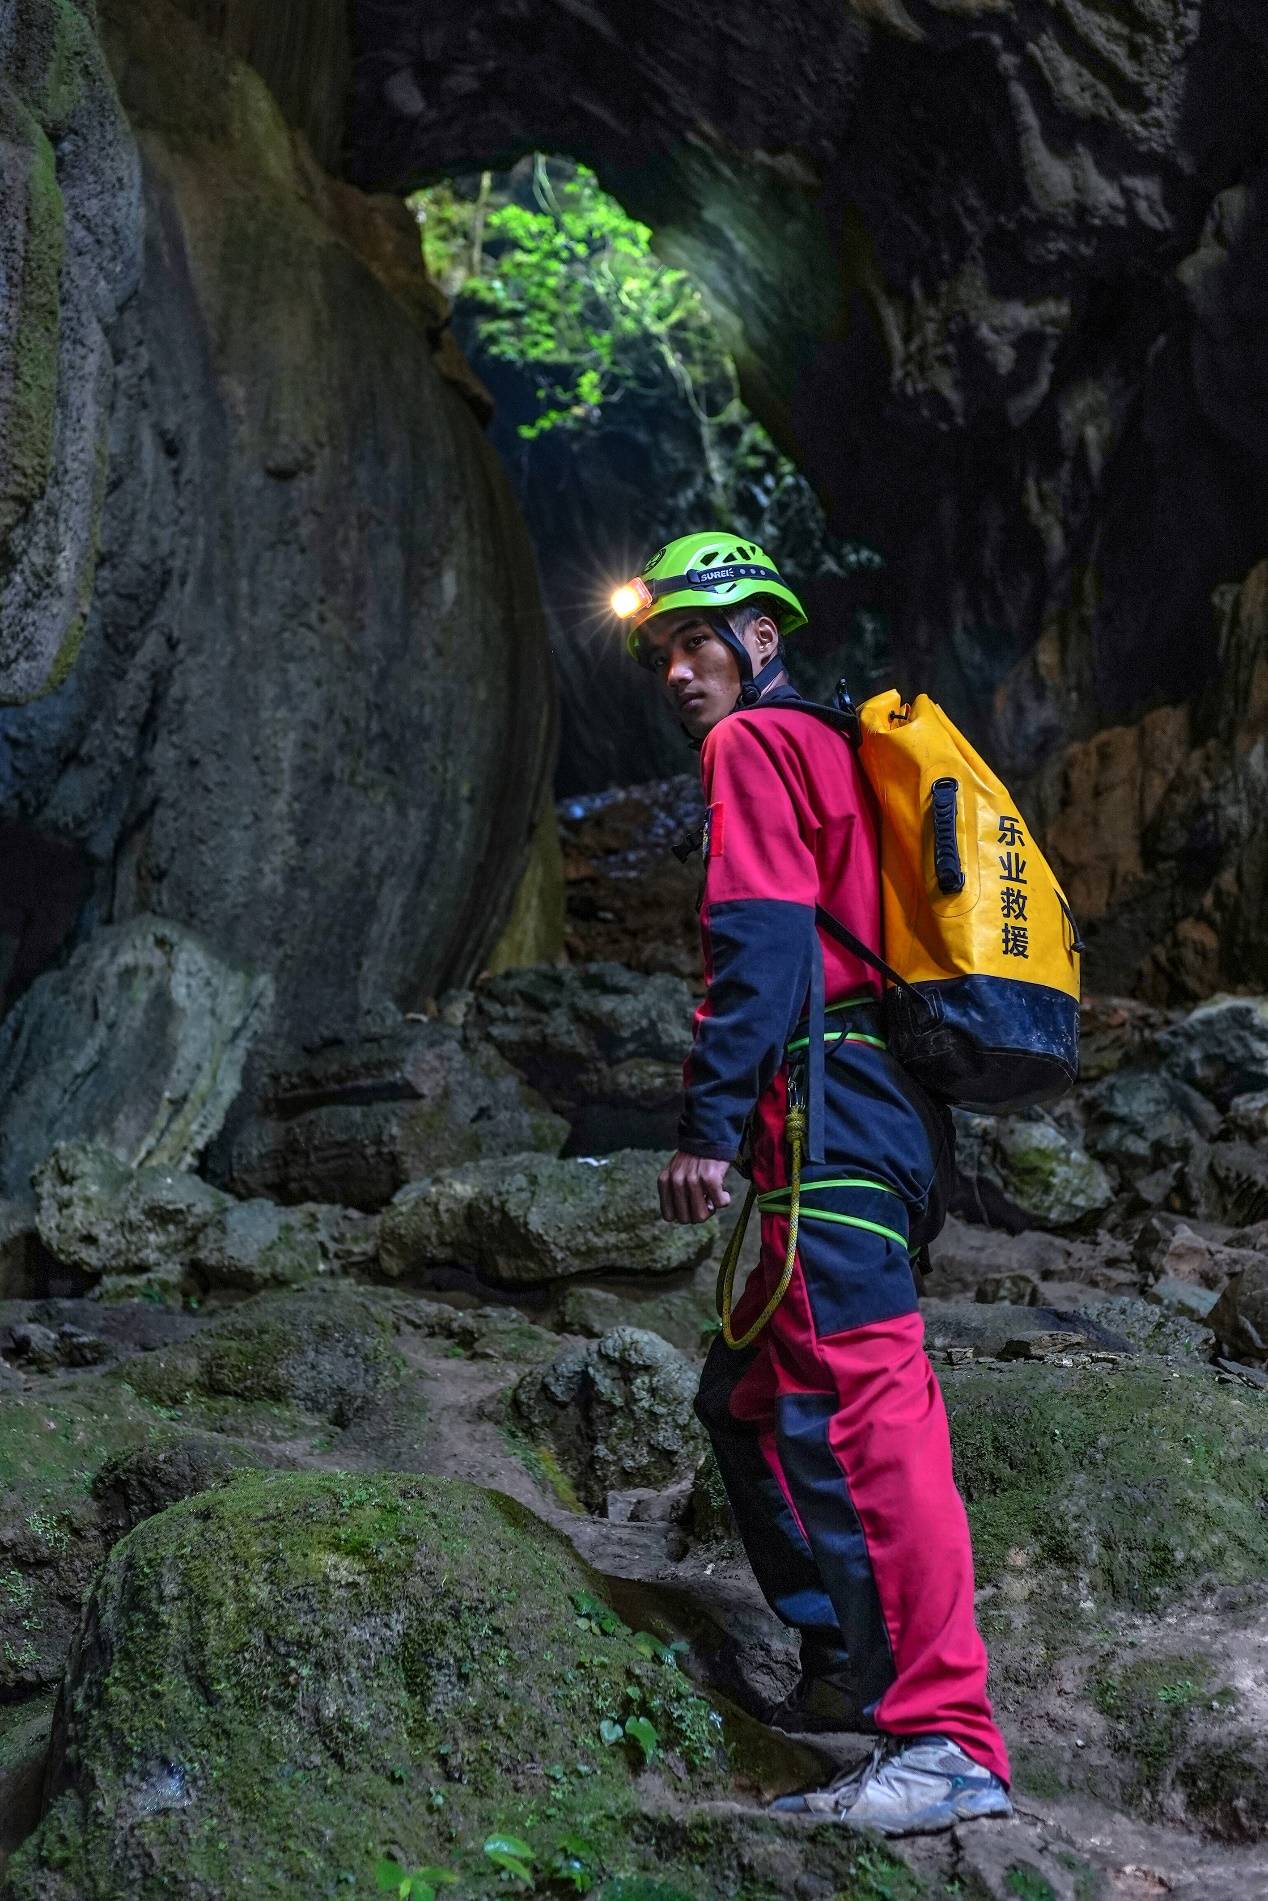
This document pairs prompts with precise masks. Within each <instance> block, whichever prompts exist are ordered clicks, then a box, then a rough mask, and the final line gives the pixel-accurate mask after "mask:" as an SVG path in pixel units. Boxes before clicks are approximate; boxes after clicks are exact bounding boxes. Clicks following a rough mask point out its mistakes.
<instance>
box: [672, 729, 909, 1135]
mask: <svg viewBox="0 0 1268 1901" xmlns="http://www.w3.org/2000/svg"><path fill="white" fill-rule="evenodd" d="M781 697H783V696H782V695H781ZM700 770H701V776H702V778H703V780H704V793H705V799H706V800H707V802H708V808H709V811H708V819H707V821H706V826H705V843H704V852H705V882H704V895H703V899H702V902H701V906H700V934H701V941H702V944H703V949H704V973H705V983H706V985H707V991H706V995H705V999H704V1002H703V1003H702V1004H701V1005H700V1007H699V1009H698V1010H697V1011H696V1016H695V1029H694V1037H693V1042H692V1049H691V1055H690V1056H689V1057H688V1059H687V1063H686V1066H685V1069H684V1075H683V1079H684V1083H685V1085H686V1104H685V1107H684V1109H683V1115H682V1121H681V1123H680V1124H679V1131H678V1141H679V1147H680V1148H681V1149H684V1150H685V1151H686V1152H687V1153H688V1154H689V1155H704V1156H709V1157H712V1158H713V1159H715V1160H717V1161H730V1160H731V1159H732V1158H733V1157H734V1156H735V1154H736V1153H737V1151H738V1149H739V1146H740V1136H741V1132H742V1130H743V1127H744V1123H745V1120H746V1119H747V1117H748V1115H749V1112H750V1110H751V1109H752V1108H753V1107H754V1105H755V1104H756V1103H757V1101H758V1099H759V1097H760V1096H761V1095H762V1094H763V1092H764V1091H765V1090H766V1089H767V1088H768V1086H769V1085H770V1083H771V1081H772V1079H773V1077H774V1076H775V1074H776V1072H777V1071H778V1070H779V1069H780V1067H781V1066H782V1064H783V1060H784V1045H785V1044H786V1043H787V1041H788V1039H789V1037H790V1036H791V1035H792V1033H793V1031H794V1029H795V1027H796V1024H797V1021H798V1019H799V1018H800V1017H801V1016H802V1015H803V1014H804V1012H805V1010H806V1008H807V1002H808V993H809V988H810V980H811V974H812V971H813V960H814V958H815V957H816V956H819V955H821V956H822V958H823V968H824V981H825V995H826V999H827V1001H828V1003H833V1002H835V1001H837V1000H838V999H840V998H842V997H845V996H850V995H856V994H858V993H859V992H860V991H865V990H870V991H872V992H873V994H874V995H876V996H877V997H879V996H880V995H881V991H882V985H881V980H880V978H879V977H878V976H877V974H876V973H875V972H874V971H873V970H871V969H869V967H868V966H867V965H866V964H865V963H863V962H862V960H861V959H860V958H857V957H855V956H854V955H853V954H852V953H851V952H849V951H847V950H846V949H844V948H843V947H842V946H841V945H839V944H838V943H837V942H836V940H835V939H834V938H832V937H828V936H825V935H824V934H823V933H822V932H821V931H820V930H818V928H817V926H816V923H815V905H816V904H821V905H822V906H823V908H824V910H826V911H830V912H832V914H833V915H834V916H835V917H836V918H838V919H839V920H840V921H841V923H842V924H844V925H846V926H848V928H849V929H850V930H851V931H853V932H854V934H855V936H856V937H859V938H861V939H862V941H863V942H864V943H865V944H870V945H876V946H878V947H879V944H880V879H879V868H878V827H877V813H876V806H875V800H874V796H873V794H872V790H871V787H870V786H869V785H868V783H867V780H866V779H865V778H864V776H863V772H862V769H861V767H860V766H859V763H858V759H857V757H856V755H855V752H854V749H853V748H852V747H851V746H850V745H849V744H848V742H847V741H846V740H845V739H844V738H843V736H842V735H841V734H840V733H839V732H837V731H834V729H833V728H832V727H831V726H829V725H827V724H825V723H824V722H823V721H821V720H819V719H816V718H815V717H814V716H813V715H811V714H809V713H802V712H796V711H794V710H792V709H791V708H789V707H786V706H781V705H780V704H779V703H778V701H776V703H775V704H773V705H771V704H767V705H763V706H762V707H761V708H760V709H754V710H751V711H747V712H737V713H731V714H728V716H727V717H726V719H724V720H722V721H720V722H719V724H718V725H717V726H715V727H714V728H713V730H712V732H711V733H710V734H709V735H708V737H707V738H706V739H705V742H704V745H703V747H702V749H701V753H700Z"/></svg>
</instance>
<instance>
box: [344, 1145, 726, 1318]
mask: <svg viewBox="0 0 1268 1901" xmlns="http://www.w3.org/2000/svg"><path fill="white" fill-rule="evenodd" d="M659 1165H660V1164H659V1160H658V1158H657V1157H656V1156H654V1155H652V1154H649V1153H647V1152H646V1151H644V1150H642V1149H623V1150H618V1151H617V1152H616V1153H615V1154H613V1155H604V1156H573V1157H567V1158H557V1157H555V1156H552V1155H532V1154H526V1155H515V1156H508V1157H506V1158H504V1159H501V1160H495V1161H485V1162H469V1163H467V1164H466V1165H465V1166H464V1167H461V1168H448V1169H440V1170H438V1171H437V1172H436V1173H435V1174H432V1175H429V1176H428V1177H427V1178H426V1179H425V1180H423V1181H417V1182H411V1183H410V1184H409V1186H408V1187H406V1188H402V1189H401V1191H400V1193H399V1194H398V1195H396V1196H395V1197H394V1199H393V1200H392V1201H391V1202H390V1203H389V1204H388V1206H387V1208H386V1209H385V1210H384V1212H383V1217H382V1222H381V1225H380V1228H379V1260H380V1266H381V1268H382V1270H383V1272H384V1273H385V1274H387V1275H388V1276H390V1277H391V1278H392V1279H394V1280H397V1279H405V1278H417V1277H421V1278H422V1279H424V1280H425V1279H426V1278H427V1276H428V1275H429V1274H433V1273H434V1272H435V1271H436V1270H437V1269H443V1268H447V1267H449V1266H452V1265H453V1264H454V1263H461V1264H463V1265H465V1266H468V1267H472V1268H475V1269H476V1270H477V1272H478V1273H480V1274H481V1275H483V1276H484V1277H485V1278H486V1279H487V1280H488V1281H490V1282H492V1283H494V1284H495V1285H499V1286H507V1287H514V1286H517V1285H538V1284H545V1283H549V1282H551V1281H567V1280H570V1279H572V1278H573V1277H574V1276H577V1275H583V1274H584V1275H596V1274H605V1273H606V1274H616V1273H619V1274H630V1275H637V1276H639V1277H644V1276H646V1277H656V1276H661V1275H672V1274H680V1273H682V1272H683V1271H684V1270H686V1269H689V1268H693V1267H696V1266H698V1265H699V1263H700V1262H701V1261H703V1260H704V1259H706V1257H707V1256H708V1255H709V1253H710V1252H711V1251H712V1249H713V1247H714V1245H715V1240H716V1236H715V1234H714V1233H713V1232H712V1231H710V1229H708V1228H707V1227H705V1228H701V1227H692V1226H690V1225H688V1226H685V1227H684V1226H675V1225H674V1224H673V1223H672V1222H667V1221H662V1220H661V1218H660V1212H659V1207H658V1203H657V1198H656V1174H657V1170H658V1168H659Z"/></svg>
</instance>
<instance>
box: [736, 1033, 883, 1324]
mask: <svg viewBox="0 0 1268 1901" xmlns="http://www.w3.org/2000/svg"><path fill="white" fill-rule="evenodd" d="M873 1001H874V999H873V998H871V997H849V998H846V999H845V1000H844V1001H843V1002H841V1003H835V1004H830V1005H829V1006H828V1010H827V1012H826V1014H827V1015H832V1014H833V1013H834V1012H838V1011H842V1010H853V1009H858V1008H860V1007H862V1006H864V1005H866V1004H869V1003H872V1002H873ZM822 1037H823V1041H824V1042H825V1043H833V1044H836V1045H840V1044H844V1043H864V1044H869V1045H870V1046H871V1047H872V1048H873V1049H884V1048H885V1042H884V1039H883V1038H882V1037H879V1036H871V1035H869V1034H868V1033H867V1032H866V1031H863V1030H824V1031H823V1032H822ZM809 1042H810V1037H809V1034H807V1035H806V1036H799V1037H794V1038H793V1040H792V1041H791V1042H790V1043H789V1044H788V1046H787V1048H788V1054H789V1056H791V1057H794V1058H800V1060H798V1061H795V1062H794V1064H793V1066H792V1067H790V1069H789V1072H788V1109H787V1113H786V1115H785V1118H784V1139H785V1141H786V1142H787V1144H788V1184H787V1186H786V1187H784V1188H772V1189H771V1190H770V1191H769V1192H768V1193H767V1194H764V1195H759V1194H758V1192H757V1188H756V1185H755V1184H754V1183H753V1182H750V1183H749V1189H748V1194H747V1195H746V1196H745V1198H744V1207H743V1209H742V1210H741V1213H740V1218H739V1220H738V1221H737V1222H736V1224H735V1227H734V1229H733V1230H732V1233H731V1238H730V1240H729V1241H728V1242H727V1245H726V1252H725V1253H724V1254H723V1256H722V1265H721V1267H720V1268H719V1270H718V1288H717V1310H718V1316H719V1318H720V1320H721V1322H722V1338H723V1339H724V1340H725V1342H726V1344H727V1346H728V1347H730V1348H731V1349H732V1351H733V1352H736V1353H740V1352H742V1351H743V1350H744V1348H745V1347H748V1346H751V1345H752V1343H753V1341H754V1340H756V1338H757V1336H758V1334H759V1333H760V1332H761V1331H762V1328H763V1327H764V1326H765V1325H766V1323H767V1321H768V1320H769V1319H770V1318H771V1316H772V1315H773V1314H774V1312H775V1310H776V1309H777V1308H778V1306H779V1304H780V1302H781V1301H782V1300H783V1298H784V1295H785V1294H786V1293H787V1292H788V1289H789V1287H790V1286H791V1284H792V1277H793V1270H794V1268H795V1267H796V1264H797V1237H798V1234H799V1232H800V1228H801V1222H802V1220H803V1219H805V1220H807V1221H831V1222H835V1223H837V1225H838V1226H840V1227H845V1228H862V1229H865V1230H866V1231H867V1232H868V1233H870V1234H879V1235H883V1236H884V1237H885V1239H886V1240H889V1241H896V1242H897V1243H898V1245H899V1246H900V1247H903V1248H905V1247H906V1246H907V1236H906V1235H905V1234H902V1233H900V1232H899V1231H898V1229H897V1228H890V1227H887V1226H885V1225H884V1224H883V1223H882V1222H879V1221H868V1220H866V1219H865V1218H864V1217H863V1216H862V1215H851V1214H844V1213H842V1212H841V1211H840V1210H838V1209H834V1208H815V1207H806V1206H805V1205H804V1203H803V1197H806V1198H809V1199H811V1200H813V1198H814V1197H815V1196H816V1195H817V1194H819V1193H821V1192H822V1191H824V1190H828V1189H839V1188H865V1189H870V1190H872V1191H873V1192H874V1193H878V1194H886V1195H894V1196H895V1198H898V1197H897V1190H896V1189H893V1188H890V1187H889V1185H888V1184H887V1183H886V1182H879V1181H876V1180H875V1179H874V1178H872V1177H871V1176H864V1175H830V1176H827V1177H825V1178H823V1179H820V1180H816V1181H812V1182H806V1183H805V1184H804V1185H803V1183H802V1179H801V1170H802V1164H803V1162H804V1160H805V1151H806V1144H807V1134H808V1130H807V1104H806V1091H805V1082H804V1079H803V1074H802V1064H803V1062H804V1060H805V1059H804V1057H802V1056H801V1052H803V1051H805V1050H806V1049H807V1047H808V1045H809ZM754 1206H756V1207H757V1208H758V1210H759V1211H760V1212H761V1213H762V1214H773V1215H787V1217H788V1245H787V1248H786V1249H785V1252H784V1265H783V1270H782V1272H781V1274H780V1277H779V1280H778V1282H777V1284H776V1286H775V1289H774V1291H773V1292H772V1294H771V1296H770V1298H769V1299H768V1301H767V1302H766V1305H765V1306H764V1307H763V1308H762V1311H761V1313H760V1314H759V1315H758V1316H757V1319H756V1320H755V1321H754V1322H753V1324H752V1326H751V1327H748V1328H746V1329H745V1331H744V1332H743V1333H742V1334H740V1335H739V1336H738V1338H737V1337H736V1334H735V1331H734V1329H733V1327H732V1324H731V1314H732V1291H733V1288H734V1285H735V1271H736V1268H737V1267H738V1265H739V1259H740V1253H741V1250H742V1249H743V1246H744V1237H745V1235H746V1234H747V1233H748V1224H749V1218H750V1216H751V1215H752V1212H753V1209H754Z"/></svg>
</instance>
